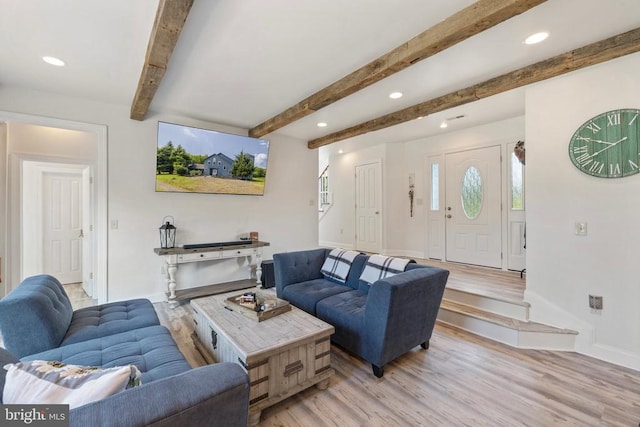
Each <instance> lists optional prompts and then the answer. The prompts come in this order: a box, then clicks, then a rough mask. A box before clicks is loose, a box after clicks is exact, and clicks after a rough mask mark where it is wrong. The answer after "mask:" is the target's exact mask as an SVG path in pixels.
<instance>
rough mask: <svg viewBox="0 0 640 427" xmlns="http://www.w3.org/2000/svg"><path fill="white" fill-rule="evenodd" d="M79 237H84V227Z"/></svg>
mask: <svg viewBox="0 0 640 427" xmlns="http://www.w3.org/2000/svg"><path fill="white" fill-rule="evenodd" d="M78 237H79V238H83V237H84V231H83V230H82V228H81V229H80V235H79V236H78Z"/></svg>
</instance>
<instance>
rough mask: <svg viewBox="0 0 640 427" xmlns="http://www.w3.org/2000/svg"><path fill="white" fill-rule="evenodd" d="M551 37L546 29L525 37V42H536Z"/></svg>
mask: <svg viewBox="0 0 640 427" xmlns="http://www.w3.org/2000/svg"><path fill="white" fill-rule="evenodd" d="M547 37H549V33H547V32H546V31H542V32H539V33H535V34H531V35H530V36H529V37H527V38H526V39H524V44H536V43H540V42H541V41H544V40H546V39H547Z"/></svg>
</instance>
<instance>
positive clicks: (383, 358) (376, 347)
mask: <svg viewBox="0 0 640 427" xmlns="http://www.w3.org/2000/svg"><path fill="white" fill-rule="evenodd" d="M329 253H330V250H329V249H312V250H306V251H297V252H288V253H278V254H274V256H273V265H274V272H275V282H276V292H277V295H278V297H280V298H283V299H286V300H288V301H289V302H290V303H292V304H293V305H295V306H296V307H298V308H300V309H302V310H304V311H306V312H307V313H310V314H312V315H314V316H316V317H318V318H319V319H322V320H324V321H325V322H327V323H330V324H331V325H333V326H334V327H335V330H336V332H335V334H334V335H333V336H332V337H331V340H332V342H333V343H335V344H338V345H339V346H341V347H343V348H345V349H346V350H348V351H350V352H352V353H354V354H356V355H358V356H360V357H362V358H363V359H365V360H366V361H368V362H369V363H371V365H372V368H373V373H374V375H375V376H377V377H378V378H380V377H382V376H383V374H384V367H385V365H386V364H387V363H389V362H390V361H392V360H393V359H395V358H397V357H398V356H400V355H402V354H404V353H406V352H407V351H409V350H410V349H412V348H414V347H415V346H417V345H421V346H422V347H423V348H424V349H427V348H428V347H429V339H430V338H431V334H432V332H433V328H434V326H435V321H436V317H437V315H438V309H439V308H440V303H441V301H442V296H443V294H444V289H445V285H446V283H447V279H448V277H449V271H447V270H444V269H442V268H437V267H430V266H426V265H420V264H416V263H409V264H407V266H406V268H405V271H404V272H401V273H399V274H396V275H394V276H391V277H387V278H385V279H382V280H378V281H376V282H374V283H373V284H369V283H367V282H363V281H362V280H360V276H361V274H362V271H363V269H364V268H365V265H366V264H367V262H368V260H369V256H367V255H365V254H360V255H357V256H356V257H355V259H354V260H353V262H352V264H351V268H350V270H349V273H348V275H347V277H346V280H345V282H344V283H341V282H339V281H336V280H333V279H332V278H330V277H326V276H325V275H323V273H322V272H321V268H322V266H323V264H324V262H325V259H326V258H327V256H328V255H329Z"/></svg>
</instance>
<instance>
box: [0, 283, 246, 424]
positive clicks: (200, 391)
mask: <svg viewBox="0 0 640 427" xmlns="http://www.w3.org/2000/svg"><path fill="white" fill-rule="evenodd" d="M0 332H1V333H2V338H3V345H4V347H5V348H6V350H5V349H0V363H1V365H0V366H4V365H5V364H6V363H15V362H17V361H18V360H20V361H23V362H24V361H32V360H47V361H51V360H55V361H60V362H63V363H65V364H73V365H84V366H96V367H100V368H109V367H114V366H123V365H135V366H136V367H137V368H138V369H139V370H140V372H141V374H142V375H141V381H142V385H140V386H138V387H134V388H130V389H127V390H125V391H122V392H119V393H116V394H114V395H112V396H110V397H107V398H105V399H102V400H99V401H96V402H93V403H89V404H86V405H83V406H79V407H77V408H74V409H71V411H70V417H69V418H70V424H71V425H72V426H88V425H92V426H108V425H119V426H143V425H150V424H162V425H211V426H214V425H217V426H243V427H244V426H246V425H247V416H248V407H249V380H248V376H247V374H246V372H245V371H244V370H243V369H242V368H241V367H240V365H237V364H231V363H220V364H215V365H209V366H204V367H200V368H195V369H192V368H191V367H190V366H189V364H188V363H187V361H186V359H185V358H184V356H183V354H182V353H181V352H180V350H179V349H178V346H177V345H176V343H175V341H174V340H173V338H172V337H171V334H170V333H169V331H168V330H167V329H166V328H165V327H164V326H161V325H160V322H159V320H158V316H157V314H156V312H155V309H154V308H153V305H152V304H151V302H149V301H148V300H145V299H137V300H130V301H123V302H115V303H109V304H104V305H99V306H95V307H88V308H84V309H80V310H76V311H73V309H72V307H71V303H70V301H69V298H68V297H67V295H66V293H65V291H64V288H63V286H62V285H61V284H60V282H59V281H58V280H57V279H55V278H54V277H52V276H49V275H39V276H33V277H30V278H27V279H25V280H24V281H23V282H22V283H21V284H20V285H19V286H18V287H17V288H16V289H14V290H13V291H12V292H11V293H9V295H7V296H6V297H4V298H3V299H1V300H0ZM5 375H6V371H5V370H3V369H0V391H1V390H3V389H4V385H5V384H4V383H5V381H4V379H5ZM0 398H1V393H0ZM0 403H2V402H1V401H0Z"/></svg>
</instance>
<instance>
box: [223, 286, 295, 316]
mask: <svg viewBox="0 0 640 427" xmlns="http://www.w3.org/2000/svg"><path fill="white" fill-rule="evenodd" d="M225 308H227V309H228V310H231V311H237V312H239V313H241V314H242V315H244V316H245V317H248V318H249V319H252V320H257V321H258V322H262V321H263V320H267V319H271V318H272V317H275V316H277V315H279V314H282V313H286V312H287V311H290V310H291V305H290V304H289V301H285V300H283V299H280V298H276V297H274V296H271V295H267V294H262V293H260V292H244V293H241V294H238V295H233V296H230V297H229V298H227V299H226V300H225Z"/></svg>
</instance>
